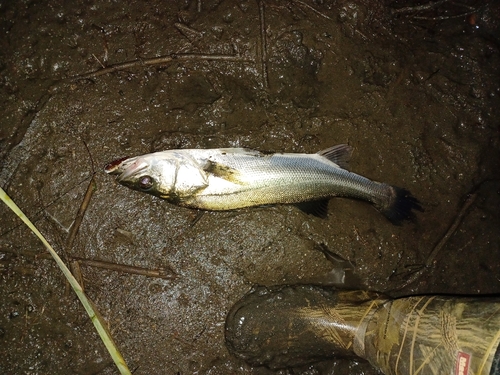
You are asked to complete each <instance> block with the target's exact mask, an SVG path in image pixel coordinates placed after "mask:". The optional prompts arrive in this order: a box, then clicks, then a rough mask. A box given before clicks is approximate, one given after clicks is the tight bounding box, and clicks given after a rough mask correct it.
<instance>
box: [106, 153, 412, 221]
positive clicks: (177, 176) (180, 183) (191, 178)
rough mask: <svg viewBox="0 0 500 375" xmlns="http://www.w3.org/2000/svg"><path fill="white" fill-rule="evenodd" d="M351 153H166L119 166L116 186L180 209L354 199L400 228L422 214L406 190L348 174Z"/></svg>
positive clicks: (113, 166)
mask: <svg viewBox="0 0 500 375" xmlns="http://www.w3.org/2000/svg"><path fill="white" fill-rule="evenodd" d="M351 152H352V148H351V147H350V146H348V145H338V146H334V147H331V148H329V149H326V150H323V151H320V152H318V153H316V154H292V153H274V154H266V153H261V152H258V151H254V150H248V149H242V148H221V149H186V150H167V151H162V152H156V153H152V154H146V155H141V156H136V157H133V158H124V159H118V160H116V161H113V162H111V163H110V164H108V165H107V166H106V168H105V171H106V172H107V173H109V174H112V175H116V176H117V177H116V178H117V181H118V182H119V183H121V184H123V185H125V186H128V187H130V188H132V189H134V190H139V191H142V192H145V193H149V194H153V195H156V196H159V197H161V198H164V199H166V200H167V201H169V202H171V203H174V204H178V205H180V206H185V207H191V208H197V209H205V210H232V209H238V208H243V207H250V206H262V205H271V204H289V203H296V204H301V203H303V202H311V201H313V202H314V201H324V200H325V199H329V198H332V197H348V198H354V199H361V200H365V201H368V202H370V203H372V204H373V205H374V206H375V208H377V209H378V210H379V211H380V212H381V213H382V214H384V215H385V216H386V217H387V218H388V219H389V220H390V221H392V222H393V223H394V224H398V225H399V224H401V223H402V222H403V221H404V220H411V219H413V218H414V217H415V216H414V212H413V211H414V210H422V208H421V206H420V204H419V202H418V200H417V199H415V198H414V197H413V196H412V195H411V194H410V193H409V192H408V191H407V190H405V189H401V188H398V187H396V186H392V185H389V184H385V183H380V182H376V181H372V180H370V179H368V178H366V177H363V176H361V175H358V174H356V173H353V172H350V171H348V170H347V169H346V168H347V162H348V160H349V158H350V155H351Z"/></svg>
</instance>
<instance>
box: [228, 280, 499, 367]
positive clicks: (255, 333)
mask: <svg viewBox="0 0 500 375" xmlns="http://www.w3.org/2000/svg"><path fill="white" fill-rule="evenodd" d="M499 342H500V298H481V297H477V298H461V297H447V296H417V297H407V298H398V299H390V298H388V297H385V296H383V295H381V294H378V293H372V292H365V291H337V290H334V289H332V288H322V287H317V286H287V287H278V288H264V287H258V288H255V289H254V290H252V291H251V292H250V293H249V294H247V295H246V296H245V297H243V298H242V299H241V300H240V301H239V302H237V303H236V304H235V305H234V306H233V308H232V309H231V311H230V312H229V314H228V316H227V319H226V344H227V346H228V349H229V350H230V352H232V353H233V354H234V355H236V356H237V357H239V358H241V359H244V360H245V361H247V362H249V363H250V364H252V365H266V366H268V367H270V368H273V369H275V368H285V367H294V366H299V365H304V364H307V363H312V362H316V361H320V360H324V359H332V358H338V357H358V358H363V359H366V360H368V361H369V362H370V363H371V364H372V365H373V366H374V367H376V368H378V369H379V370H381V371H382V372H383V373H384V374H387V375H392V374H398V375H405V374H408V375H409V374H419V375H426V374H432V375H441V374H455V375H459V374H460V375H472V374H474V375H479V374H483V375H493V374H495V375H496V374H498V375H500V364H499V362H500V351H499Z"/></svg>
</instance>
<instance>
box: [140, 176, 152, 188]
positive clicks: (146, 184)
mask: <svg viewBox="0 0 500 375" xmlns="http://www.w3.org/2000/svg"><path fill="white" fill-rule="evenodd" d="M153 183H154V181H153V178H152V177H150V176H142V177H141V178H140V179H139V187H140V188H141V189H142V190H148V189H150V188H151V187H152V186H153Z"/></svg>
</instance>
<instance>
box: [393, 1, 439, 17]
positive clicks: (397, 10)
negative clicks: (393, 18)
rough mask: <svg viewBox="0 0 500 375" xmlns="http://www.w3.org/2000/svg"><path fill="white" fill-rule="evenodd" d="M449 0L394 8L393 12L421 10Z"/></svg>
mask: <svg viewBox="0 0 500 375" xmlns="http://www.w3.org/2000/svg"><path fill="white" fill-rule="evenodd" d="M448 1H449V0H439V1H430V2H428V3H427V4H422V5H415V6H409V7H404V8H399V9H393V10H392V14H398V13H410V12H420V11H421V10H429V9H432V8H435V7H438V6H440V5H441V4H444V3H446V2H448Z"/></svg>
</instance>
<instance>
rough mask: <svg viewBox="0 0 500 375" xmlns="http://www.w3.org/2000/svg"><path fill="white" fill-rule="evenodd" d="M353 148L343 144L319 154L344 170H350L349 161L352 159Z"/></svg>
mask: <svg viewBox="0 0 500 375" xmlns="http://www.w3.org/2000/svg"><path fill="white" fill-rule="evenodd" d="M352 151H353V148H352V147H351V146H349V145H346V144H341V145H337V146H333V147H329V148H327V149H324V150H321V151H319V152H318V155H321V156H323V157H325V158H327V159H328V160H330V161H331V162H334V163H335V164H337V165H338V166H339V167H340V168H342V169H347V170H348V169H349V160H350V159H351V155H352Z"/></svg>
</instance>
